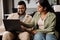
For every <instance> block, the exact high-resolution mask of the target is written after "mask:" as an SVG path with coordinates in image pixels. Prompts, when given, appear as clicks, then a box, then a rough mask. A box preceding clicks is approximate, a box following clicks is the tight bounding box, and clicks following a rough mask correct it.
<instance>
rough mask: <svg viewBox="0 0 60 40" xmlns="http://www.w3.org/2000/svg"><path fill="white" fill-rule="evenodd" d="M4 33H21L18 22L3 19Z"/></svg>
mask: <svg viewBox="0 0 60 40" xmlns="http://www.w3.org/2000/svg"><path fill="white" fill-rule="evenodd" d="M3 22H4V26H5V29H6V31H20V32H21V31H22V29H21V24H20V20H19V19H17V20H14V19H12V20H11V19H3Z"/></svg>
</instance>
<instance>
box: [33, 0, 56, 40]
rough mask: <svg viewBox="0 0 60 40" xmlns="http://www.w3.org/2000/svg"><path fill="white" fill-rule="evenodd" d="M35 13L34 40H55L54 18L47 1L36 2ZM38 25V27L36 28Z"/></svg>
mask: <svg viewBox="0 0 60 40" xmlns="http://www.w3.org/2000/svg"><path fill="white" fill-rule="evenodd" d="M37 5H38V7H37V12H36V13H35V15H34V17H33V22H34V24H35V26H34V27H35V30H33V33H34V34H35V35H34V40H56V36H55V35H54V34H55V29H54V28H55V25H56V16H55V14H54V10H53V9H52V7H51V6H50V4H49V3H48V1H47V0H39V1H38V4H37ZM37 25H38V26H37Z"/></svg>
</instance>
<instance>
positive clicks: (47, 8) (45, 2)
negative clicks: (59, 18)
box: [38, 0, 54, 12]
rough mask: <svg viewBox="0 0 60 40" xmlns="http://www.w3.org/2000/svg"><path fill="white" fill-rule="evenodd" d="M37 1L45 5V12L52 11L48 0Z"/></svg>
mask: <svg viewBox="0 0 60 40" xmlns="http://www.w3.org/2000/svg"><path fill="white" fill-rule="evenodd" d="M38 3H39V4H40V5H41V6H42V7H43V8H45V7H46V11H47V12H54V10H53V8H52V7H51V5H50V4H49V2H48V0H39V1H38Z"/></svg>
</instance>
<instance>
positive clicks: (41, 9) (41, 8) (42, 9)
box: [37, 3, 44, 13]
mask: <svg viewBox="0 0 60 40" xmlns="http://www.w3.org/2000/svg"><path fill="white" fill-rule="evenodd" d="M37 11H38V12H40V13H41V12H43V11H44V8H43V7H42V6H41V5H40V4H39V3H38V4H37Z"/></svg>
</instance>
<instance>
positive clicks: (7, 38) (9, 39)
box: [2, 31, 13, 40]
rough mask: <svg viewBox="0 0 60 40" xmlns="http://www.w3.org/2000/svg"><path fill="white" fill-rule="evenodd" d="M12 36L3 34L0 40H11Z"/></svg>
mask: <svg viewBox="0 0 60 40" xmlns="http://www.w3.org/2000/svg"><path fill="white" fill-rule="evenodd" d="M12 39H13V34H12V33H11V32H9V31H6V32H4V33H3V36H2V40H12Z"/></svg>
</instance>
